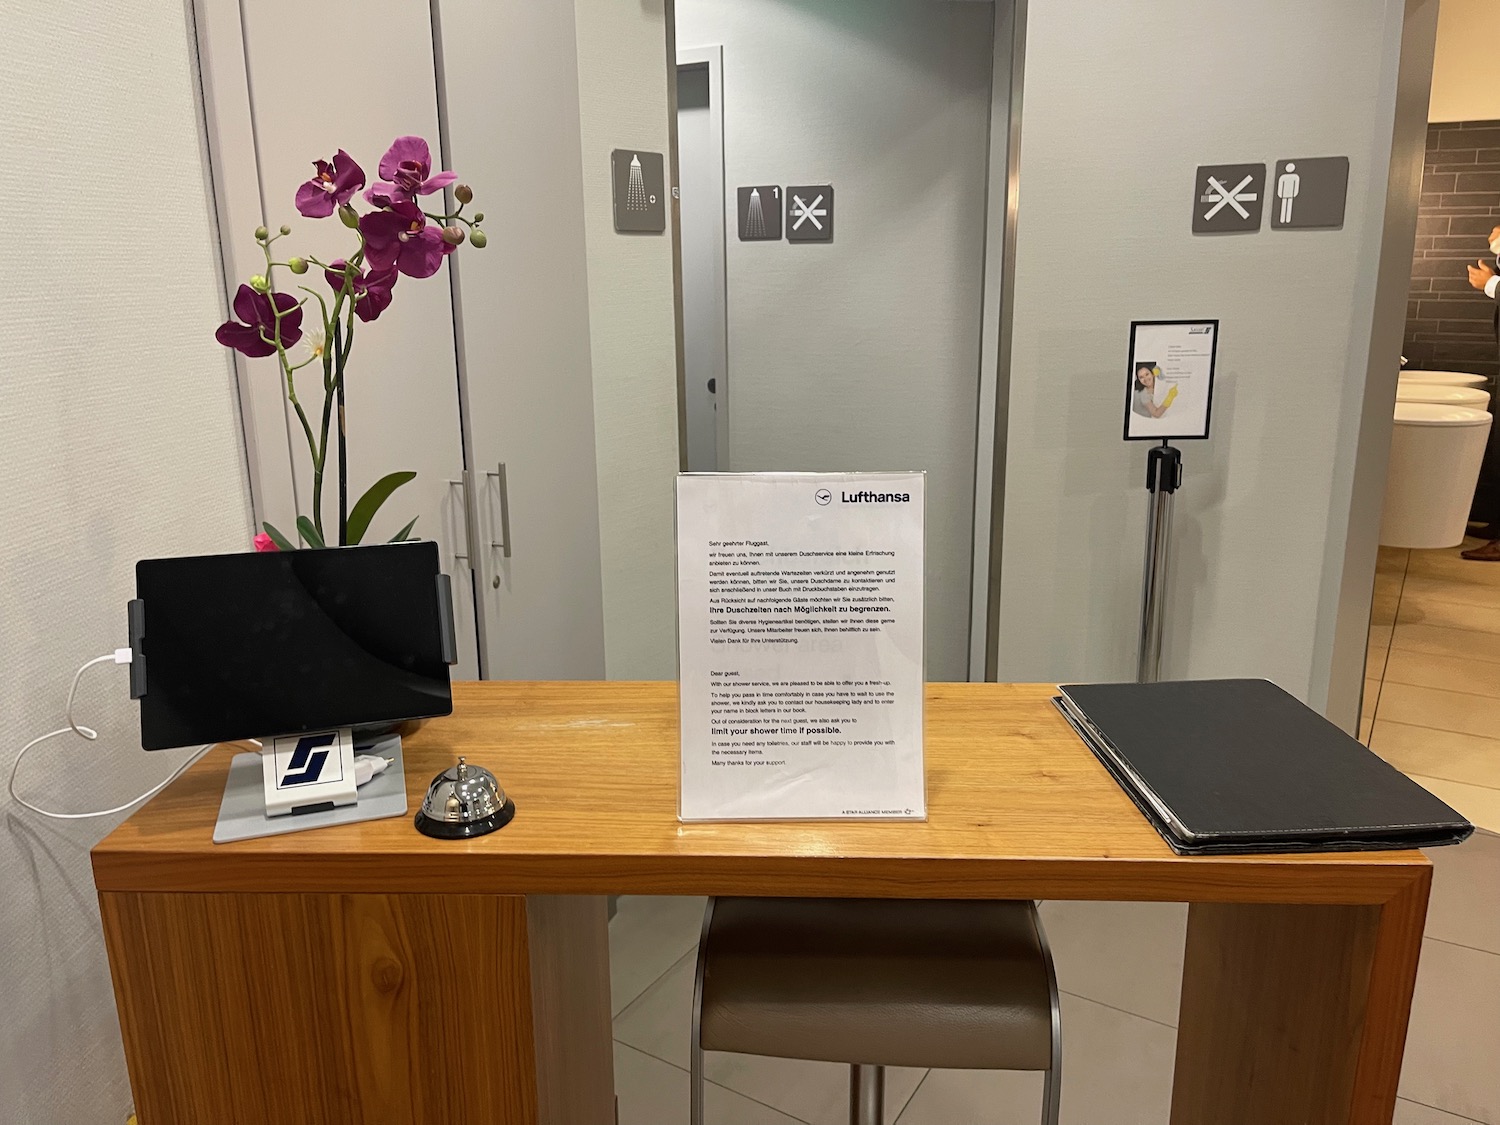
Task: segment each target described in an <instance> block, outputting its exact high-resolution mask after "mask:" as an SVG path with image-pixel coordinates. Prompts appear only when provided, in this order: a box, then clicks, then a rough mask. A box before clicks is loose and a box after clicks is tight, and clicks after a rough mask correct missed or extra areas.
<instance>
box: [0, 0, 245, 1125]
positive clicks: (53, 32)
mask: <svg viewBox="0 0 1500 1125" xmlns="http://www.w3.org/2000/svg"><path fill="white" fill-rule="evenodd" d="M191 59H192V52H191V48H190V43H189V35H188V29H187V25H186V20H185V13H184V9H183V6H182V5H180V4H175V3H168V4H148V3H142V2H138V0H132V2H129V3H122V4H112V5H98V4H92V3H83V2H80V0H62V2H59V0H45V2H40V0H20V2H19V3H15V2H13V3H10V4H7V5H5V6H4V7H3V8H0V106H3V107H4V110H3V112H0V152H3V153H5V161H4V170H3V172H0V185H3V188H4V190H5V192H6V194H7V195H8V197H9V198H11V199H12V201H18V202H20V203H22V204H24V207H25V210H23V211H20V212H17V213H16V215H15V219H14V221H12V222H8V223H6V224H4V226H3V228H0V261H3V262H4V263H5V269H4V270H3V271H0V344H3V347H4V361H3V364H0V434H3V440H0V481H3V486H0V732H3V733H0V771H3V772H5V773H8V772H9V770H10V766H11V762H12V761H13V760H14V757H15V753H16V751H17V750H18V749H19V747H20V744H21V743H22V742H24V741H25V740H27V739H29V738H30V737H31V736H33V735H34V734H40V733H42V732H44V731H47V730H52V729H54V728H56V727H58V726H60V725H61V720H62V705H63V696H64V694H65V693H66V691H67V687H68V681H69V679H70V677H71V676H72V674H73V671H74V669H75V668H77V666H78V665H79V664H81V663H82V662H83V661H84V660H86V659H88V658H90V657H93V656H96V655H99V654H101V653H105V652H109V651H110V650H112V649H113V648H115V647H116V646H118V645H122V644H124V643H125V603H126V601H127V599H129V598H130V597H132V596H133V594H134V590H135V576H134V566H135V562H136V560H137V559H140V558H143V557H150V556H155V555H180V554H192V553H205V552H213V551H234V550H243V549H248V547H249V539H250V534H251V530H250V511H249V497H248V494H247V490H246V481H245V475H244V458H243V450H242V449H241V446H240V435H239V424H238V419H237V411H236V396H235V387H234V382H233V378H232V374H231V368H230V364H229V362H228V358H227V356H226V355H225V353H224V351H223V349H222V348H220V347H219V345H218V344H217V343H215V341H214V338H213V331H214V328H215V327H216V326H217V325H218V323H219V321H220V320H222V319H223V309H222V306H221V299H222V283H221V281H220V277H219V274H218V264H217V261H216V257H215V250H214V232H213V228H212V224H211V213H210V207H209V202H208V196H207V184H206V178H205V173H204V168H203V165H202V162H201V160H200V156H199V134H198V129H197V121H196V107H195V95H194V86H193V72H192V63H191ZM89 675H90V677H91V678H90V679H89V680H88V681H86V683H85V686H84V688H83V690H82V691H81V693H80V705H79V712H80V713H79V717H80V719H82V720H83V721H85V722H88V723H90V724H91V725H94V726H96V727H97V728H98V729H99V731H100V733H101V738H100V740H99V741H98V742H95V743H84V742H82V741H81V740H77V739H69V740H55V741H54V742H52V743H48V744H47V745H46V746H44V747H42V748H39V749H38V750H37V751H35V752H34V753H33V754H32V755H30V756H29V757H28V758H27V763H26V771H25V773H24V774H23V776H22V779H21V786H22V791H23V793H24V794H25V795H26V796H27V797H28V798H29V799H30V800H32V801H35V802H37V803H40V804H43V805H49V806H51V807H62V808H71V809H74V810H83V809H88V808H98V807H107V806H109V805H114V804H118V803H119V802H120V801H122V800H125V799H128V798H129V797H130V796H132V795H134V794H136V793H139V792H142V791H144V790H145V789H147V788H149V787H150V786H151V785H153V784H155V782H156V781H158V780H160V779H161V778H162V777H163V776H165V775H166V774H167V773H168V772H170V770H171V768H172V767H173V766H174V765H175V764H176V763H177V761H178V760H179V757H180V756H179V755H177V754H166V753H163V754H152V755H147V754H145V753H143V752H142V751H141V750H140V739H139V730H138V727H137V718H136V709H135V707H134V706H133V705H132V704H131V703H130V701H129V699H128V697H127V687H126V676H125V669H124V668H119V667H115V666H112V665H111V666H108V667H105V668H102V669H95V670H94V671H92V672H90V674H89ZM6 800H7V799H6V798H5V797H4V796H0V806H3V807H4V815H3V816H0V901H3V903H4V908H3V909H0V996H3V997H4V1013H5V1014H4V1018H3V1019H0V1121H4V1122H5V1123H6V1125H62V1123H67V1125H75V1123H79V1125H82V1123H88V1125H95V1123H97V1125H118V1123H120V1122H123V1120H124V1118H125V1114H126V1112H127V1110H128V1108H129V1105H130V1093H129V1089H128V1086H127V1083H126V1078H125V1066H124V1059H123V1056H122V1054H121V1050H120V1045H119V1033H118V1026H117V1024H116V1020H115V1010H114V999H113V993H112V991H111V989H110V983H109V975H108V970H107V968H106V965H105V959H104V948H103V938H102V935H101V933H100V929H99V918H98V910H97V906H96V903H95V897H94V888H93V880H92V878H91V876H90V871H89V858H88V849H89V848H90V847H91V846H92V845H93V844H94V843H95V842H96V841H97V840H98V839H99V838H100V837H102V836H103V835H104V834H105V832H106V831H108V830H109V828H111V827H112V826H113V823H114V820H117V819H119V818H113V819H111V820H109V821H102V820H95V821H82V822H67V823H60V822H55V821H46V820H42V819H41V818H39V817H37V816H35V815H34V814H32V813H29V812H25V811H22V810H19V809H17V808H15V807H10V806H8V805H5V802H6Z"/></svg>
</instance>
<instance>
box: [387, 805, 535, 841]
mask: <svg viewBox="0 0 1500 1125" xmlns="http://www.w3.org/2000/svg"><path fill="white" fill-rule="evenodd" d="M515 815H516V803H515V802H514V801H512V800H511V799H510V798H509V797H507V798H505V804H503V805H501V806H500V809H499V811H498V812H494V813H491V814H490V815H489V816H487V817H484V818H482V819H480V820H473V821H469V822H468V823H466V824H455V823H454V822H453V821H451V820H438V819H436V818H435V817H430V816H428V815H427V814H426V813H423V812H421V811H420V810H419V811H418V812H417V815H416V817H415V818H414V819H413V821H412V823H413V824H415V825H416V826H417V831H418V832H420V833H422V835H424V836H431V837H432V838H433V839H435V840H472V839H473V838H474V837H475V836H488V835H489V834H490V833H491V832H494V831H495V830H496V829H499V828H504V827H505V826H506V825H507V824H509V823H510V822H511V820H512V819H513V818H514V817H515Z"/></svg>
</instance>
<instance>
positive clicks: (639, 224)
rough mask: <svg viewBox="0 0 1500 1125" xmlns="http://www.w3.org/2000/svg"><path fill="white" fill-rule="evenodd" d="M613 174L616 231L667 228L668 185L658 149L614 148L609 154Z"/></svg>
mask: <svg viewBox="0 0 1500 1125" xmlns="http://www.w3.org/2000/svg"><path fill="white" fill-rule="evenodd" d="M610 170H611V172H612V173H613V177H614V198H615V230H617V231H650V232H654V233H660V232H662V231H664V230H666V229H667V188H666V173H665V171H664V162H663V160H662V155H661V153H659V152H641V151H640V150H639V149H630V148H617V149H615V151H614V152H612V153H611V154H610Z"/></svg>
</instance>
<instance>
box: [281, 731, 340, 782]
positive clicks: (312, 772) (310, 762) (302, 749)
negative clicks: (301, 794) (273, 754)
mask: <svg viewBox="0 0 1500 1125" xmlns="http://www.w3.org/2000/svg"><path fill="white" fill-rule="evenodd" d="M337 738H338V735H337V734H311V735H308V736H307V737H305V738H299V739H297V749H295V750H293V751H292V757H291V760H290V761H288V762H287V764H286V773H284V774H282V775H281V784H282V786H288V785H311V784H312V783H313V782H315V781H317V780H318V778H320V777H322V776H323V765H324V763H325V762H327V761H328V751H327V750H326V749H324V747H328V746H331V745H332V744H333V742H334V740H335V739H337Z"/></svg>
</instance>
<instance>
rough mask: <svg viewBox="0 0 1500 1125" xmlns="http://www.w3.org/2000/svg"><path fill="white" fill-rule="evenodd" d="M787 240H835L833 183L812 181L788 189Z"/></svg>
mask: <svg viewBox="0 0 1500 1125" xmlns="http://www.w3.org/2000/svg"><path fill="white" fill-rule="evenodd" d="M786 240H787V241H788V242H832V241H833V185H832V184H812V185H810V186H808V187H792V186H790V185H789V186H788V187H787V189H786Z"/></svg>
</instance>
